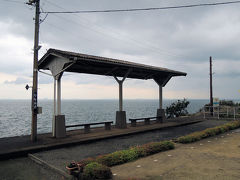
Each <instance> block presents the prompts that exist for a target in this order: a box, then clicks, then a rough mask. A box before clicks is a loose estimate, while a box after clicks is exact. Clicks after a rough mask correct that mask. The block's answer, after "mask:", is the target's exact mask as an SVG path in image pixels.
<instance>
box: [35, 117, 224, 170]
mask: <svg viewBox="0 0 240 180" xmlns="http://www.w3.org/2000/svg"><path fill="white" fill-rule="evenodd" d="M224 123H226V121H215V120H211V121H203V122H200V123H196V124H190V125H187V126H180V127H172V128H167V129H162V130H155V131H151V132H145V133H141V134H135V135H128V136H123V137H118V138H111V139H106V140H101V141H97V142H93V143H88V144H83V145H79V146H75V147H69V148H61V149H56V150H51V151H44V152H39V153H35V154H34V155H35V156H37V157H38V158H40V159H42V160H44V161H46V162H47V163H49V164H51V165H53V166H55V167H57V168H59V169H62V170H65V166H66V164H67V163H69V162H71V161H72V160H75V161H79V160H82V159H84V158H87V157H94V156H97V155H102V154H107V153H111V152H114V151H117V150H122V149H127V148H129V147H131V146H136V145H141V144H146V143H148V142H154V141H162V140H169V139H173V138H176V137H179V136H182V135H186V134H189V133H191V132H194V131H201V130H203V129H206V128H208V127H214V126H217V125H220V124H224Z"/></svg>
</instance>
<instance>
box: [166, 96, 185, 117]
mask: <svg viewBox="0 0 240 180" xmlns="http://www.w3.org/2000/svg"><path fill="white" fill-rule="evenodd" d="M188 105H189V101H187V100H186V99H185V98H184V99H183V100H182V101H181V100H177V102H174V103H172V104H171V105H170V106H168V107H167V108H166V114H167V118H174V117H179V116H186V115H187V114H188V111H187V110H186V108H187V106H188Z"/></svg>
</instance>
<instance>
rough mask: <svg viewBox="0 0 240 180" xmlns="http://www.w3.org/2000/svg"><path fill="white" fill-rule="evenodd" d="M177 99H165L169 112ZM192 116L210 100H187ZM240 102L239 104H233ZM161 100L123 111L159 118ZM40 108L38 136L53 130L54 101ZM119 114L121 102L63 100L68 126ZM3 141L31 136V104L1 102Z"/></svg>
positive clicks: (127, 102)
mask: <svg viewBox="0 0 240 180" xmlns="http://www.w3.org/2000/svg"><path fill="white" fill-rule="evenodd" d="M176 100H177V99H164V100H163V108H164V109H165V108H166V107H167V106H169V105H170V104H171V103H173V102H175V101H176ZM187 100H188V101H189V102H190V104H189V106H188V108H187V110H188V112H189V113H190V114H192V113H196V112H198V111H199V110H200V108H202V107H203V106H204V105H205V104H207V103H209V100H208V99H187ZM233 101H234V102H239V101H238V100H233ZM158 103H159V101H158V99H124V101H123V110H125V111H126V116H127V120H128V119H129V118H140V117H150V116H156V113H157V109H158ZM38 106H40V107H42V108H43V110H42V111H43V112H42V114H39V115H38V134H42V133H48V132H51V130H52V117H53V99H39V100H38ZM116 111H118V99H63V100H62V114H64V115H65V119H66V125H70V124H80V123H88V122H101V121H113V122H115V114H116ZM0 112H1V113H0V138H2V137H12V136H22V135H29V134H30V133H31V100H30V99H21V100H20V99H0Z"/></svg>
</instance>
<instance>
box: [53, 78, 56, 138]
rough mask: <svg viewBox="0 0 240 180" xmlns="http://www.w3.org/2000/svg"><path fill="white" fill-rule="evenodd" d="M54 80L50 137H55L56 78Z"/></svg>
mask: <svg viewBox="0 0 240 180" xmlns="http://www.w3.org/2000/svg"><path fill="white" fill-rule="evenodd" d="M53 78H54V88H53V91H54V93H53V106H54V107H53V119H52V136H53V137H56V122H55V116H56V78H55V77H53Z"/></svg>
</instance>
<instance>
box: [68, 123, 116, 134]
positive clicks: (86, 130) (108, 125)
mask: <svg viewBox="0 0 240 180" xmlns="http://www.w3.org/2000/svg"><path fill="white" fill-rule="evenodd" d="M112 123H113V121H105V122H96V123H86V124H75V125H69V126H66V128H72V127H80V126H84V133H89V132H90V126H91V125H98V124H104V125H105V130H111V124H112Z"/></svg>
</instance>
